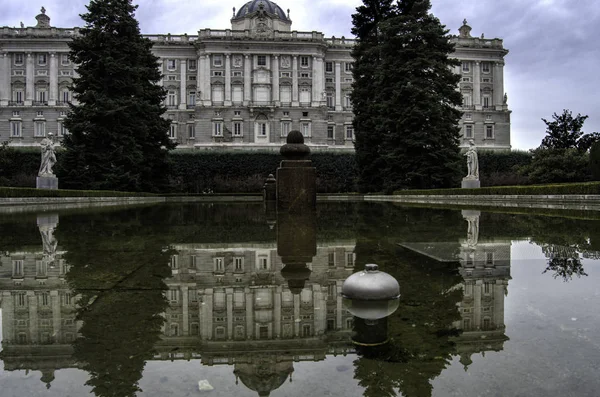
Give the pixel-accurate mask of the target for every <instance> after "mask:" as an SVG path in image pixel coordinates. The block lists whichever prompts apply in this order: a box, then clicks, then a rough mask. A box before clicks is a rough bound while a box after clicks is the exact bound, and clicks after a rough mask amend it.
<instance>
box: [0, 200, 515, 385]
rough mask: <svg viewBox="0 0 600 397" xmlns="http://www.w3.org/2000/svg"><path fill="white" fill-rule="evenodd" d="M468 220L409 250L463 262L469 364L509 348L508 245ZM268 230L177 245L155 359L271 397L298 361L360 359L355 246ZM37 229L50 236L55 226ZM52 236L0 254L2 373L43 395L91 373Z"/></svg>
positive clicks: (307, 233) (470, 214)
mask: <svg viewBox="0 0 600 397" xmlns="http://www.w3.org/2000/svg"><path fill="white" fill-rule="evenodd" d="M463 216H464V219H465V220H466V221H467V225H466V226H467V229H468V232H467V237H466V238H465V239H463V240H461V241H458V242H446V243H439V242H436V243H430V242H426V243H404V244H402V245H403V246H404V247H405V248H409V249H410V250H412V251H416V252H419V253H421V254H424V255H427V256H428V257H430V258H433V259H435V260H437V261H441V262H454V263H456V261H457V258H458V261H459V262H460V268H459V271H460V274H461V276H462V278H463V282H462V284H461V285H459V286H455V287H454V288H459V287H460V288H462V289H463V291H464V293H463V299H462V301H461V302H460V303H459V305H458V307H459V310H460V316H461V320H460V321H456V322H454V326H455V327H456V328H459V329H462V330H463V332H462V334H461V335H460V336H458V337H455V344H456V348H455V354H458V355H460V356H461V362H462V363H463V364H464V365H469V364H470V362H471V361H470V357H471V355H472V354H474V353H481V352H484V351H489V350H494V351H498V350H501V349H502V347H503V343H504V341H506V340H507V339H508V338H507V336H506V335H505V326H504V296H505V295H506V291H507V284H508V280H510V241H509V240H493V239H485V238H484V239H481V238H479V213H477V212H474V211H464V212H463ZM269 219H270V218H269ZM55 220H56V222H55V223H56V224H58V218H57V217H56V218H55ZM273 221H274V219H271V221H270V224H271V227H276V228H277V242H275V241H273V242H259V243H248V242H244V243H229V244H221V243H181V244H177V243H175V244H171V245H170V249H171V250H172V251H169V252H170V255H169V266H170V273H171V275H170V277H167V278H166V279H164V284H165V288H166V290H165V291H164V296H165V297H166V300H167V302H168V307H167V309H166V310H164V311H163V312H161V313H160V314H161V315H162V317H163V318H164V322H163V325H162V328H161V337H160V339H159V340H158V341H157V342H156V343H154V352H153V353H152V354H151V356H150V358H149V359H154V360H189V359H200V360H201V362H202V364H204V365H220V364H227V365H232V366H233V374H232V380H233V378H235V380H236V381H237V382H239V383H242V384H244V385H245V386H246V387H248V388H250V389H252V390H254V391H256V392H257V393H258V394H259V395H261V396H264V395H268V394H269V393H270V392H271V391H272V390H275V389H277V388H279V387H280V386H281V385H282V384H283V383H284V382H285V381H286V380H291V379H292V377H293V375H292V374H293V371H294V367H293V363H294V362H299V361H318V360H324V359H325V358H326V356H327V355H330V354H333V355H337V354H347V353H354V352H356V346H355V345H354V344H353V343H352V342H351V339H352V337H353V335H354V337H355V338H356V337H357V336H356V334H355V333H354V332H355V331H357V330H360V329H361V325H360V324H356V326H355V325H354V320H355V319H354V317H353V315H352V313H350V312H349V311H347V310H346V309H345V307H344V306H343V298H342V297H341V294H340V291H341V286H342V283H343V282H344V280H345V279H346V278H347V277H348V276H350V275H351V274H352V273H354V272H355V271H356V270H355V261H356V256H355V255H356V254H355V252H354V251H355V247H356V241H355V240H349V239H348V240H344V239H340V240H331V241H327V242H320V243H317V239H316V231H315V228H316V220H315V218H314V217H308V218H293V217H289V216H285V215H284V216H282V215H280V216H278V217H277V222H276V225H273V224H274V223H275V222H273ZM38 223H39V224H40V232H41V233H42V228H44V233H42V236H44V234H45V235H46V237H48V234H49V233H47V232H48V231H49V230H50V229H51V230H52V231H54V228H56V227H57V226H56V225H54V226H52V222H48V221H43V220H40V221H39V222H38ZM265 227H269V226H267V225H265ZM50 236H52V238H51V239H43V241H42V244H41V246H36V247H23V249H22V250H20V251H18V252H10V253H8V254H4V255H2V256H1V257H0V260H1V261H2V266H1V267H0V272H1V273H0V289H1V291H2V302H1V307H2V313H3V341H2V345H3V349H4V350H3V352H2V353H1V359H2V360H3V361H4V366H5V370H7V371H12V370H20V369H28V370H38V371H41V372H42V374H43V377H42V381H44V382H45V383H47V385H48V386H50V382H51V381H52V379H53V376H54V375H53V372H54V370H57V369H61V368H73V367H81V368H84V369H85V363H83V362H82V360H76V359H75V358H74V357H73V354H74V352H73V345H74V344H75V343H74V342H75V341H76V339H77V337H78V336H79V337H81V336H82V335H81V332H80V331H81V330H82V326H83V324H82V322H81V321H77V318H78V317H76V314H77V307H76V299H75V298H76V297H75V296H74V292H73V290H72V288H71V286H72V284H73V282H74V281H73V277H74V276H75V277H76V275H77V273H76V272H70V271H69V265H68V264H67V263H66V261H65V259H64V256H65V251H61V246H60V241H58V244H56V238H55V237H54V236H53V234H52V233H50ZM46 240H48V242H52V243H48V242H47V241H46ZM50 259H52V260H50ZM49 264H52V265H51V266H50V265H49ZM46 265H48V266H46ZM67 274H70V276H69V277H67ZM67 279H69V281H70V282H71V283H72V284H71V285H69V283H67V281H66V280H67ZM75 283H76V281H75ZM159 306H160V305H157V306H156V307H157V308H158V307H159ZM107 310H109V308H107ZM153 310H154V309H153ZM157 310H158V309H157ZM396 314H398V313H396ZM396 314H394V315H396ZM104 315H110V313H108V312H107V313H104ZM148 315H149V316H151V315H152V313H149V314H148ZM398 315H400V314H398ZM79 318H81V317H79ZM381 324H383V326H380V327H378V329H379V331H378V333H377V335H378V336H381V335H386V338H387V334H386V328H387V326H388V325H387V324H388V320H387V319H383V320H382V321H380V323H379V325H381ZM363 325H364V327H362V328H364V329H369V326H370V325H371V324H370V323H369V324H367V323H365V324H363ZM89 326H92V324H89ZM88 332H89V331H88ZM115 332H118V331H115ZM84 336H85V335H84ZM359 337H360V336H359ZM115 338H118V335H117V336H113V337H112V338H111V339H115ZM140 370H141V369H140Z"/></svg>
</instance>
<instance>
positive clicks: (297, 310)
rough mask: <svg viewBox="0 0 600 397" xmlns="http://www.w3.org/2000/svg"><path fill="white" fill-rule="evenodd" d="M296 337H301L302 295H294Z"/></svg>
mask: <svg viewBox="0 0 600 397" xmlns="http://www.w3.org/2000/svg"><path fill="white" fill-rule="evenodd" d="M294 336H295V337H298V336H300V294H294Z"/></svg>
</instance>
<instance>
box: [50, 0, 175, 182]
mask: <svg viewBox="0 0 600 397" xmlns="http://www.w3.org/2000/svg"><path fill="white" fill-rule="evenodd" d="M87 9H88V12H87V13H86V14H83V15H81V17H82V18H83V20H84V21H85V23H86V25H85V27H84V28H83V29H81V30H80V33H81V35H80V36H78V37H76V38H74V39H73V41H72V42H71V43H70V44H69V45H70V49H71V52H70V58H71V60H72V61H73V62H74V63H75V64H76V65H78V66H77V72H78V74H79V76H78V77H76V78H75V79H74V80H73V92H74V96H75V98H76V99H77V100H78V101H79V103H78V104H77V105H74V106H73V105H72V106H71V111H70V112H69V115H68V116H67V119H66V120H65V127H66V128H67V129H68V130H69V134H68V135H66V136H65V139H64V141H63V145H64V147H65V149H66V153H65V154H64V156H63V159H62V164H61V169H60V171H59V177H60V178H61V182H62V183H63V186H66V187H71V188H79V189H114V190H127V191H160V190H161V189H164V187H165V186H166V185H167V182H168V161H167V154H168V151H169V150H171V149H173V148H174V147H175V144H174V143H173V142H172V141H171V140H170V139H169V137H168V130H169V123H170V122H169V121H168V120H166V119H164V118H162V117H161V115H162V114H163V113H164V112H165V110H166V108H165V106H164V103H163V101H164V98H165V90H164V88H162V87H161V86H159V85H157V84H156V83H157V82H158V81H159V80H160V78H161V73H160V72H159V70H158V62H157V61H158V58H157V57H156V56H155V55H153V54H152V52H151V48H152V43H151V42H150V40H148V39H146V38H143V37H142V36H141V34H140V29H139V24H138V22H137V20H136V19H135V16H134V12H135V10H136V9H137V6H134V5H133V4H132V2H131V0H92V1H90V4H89V5H88V6H87Z"/></svg>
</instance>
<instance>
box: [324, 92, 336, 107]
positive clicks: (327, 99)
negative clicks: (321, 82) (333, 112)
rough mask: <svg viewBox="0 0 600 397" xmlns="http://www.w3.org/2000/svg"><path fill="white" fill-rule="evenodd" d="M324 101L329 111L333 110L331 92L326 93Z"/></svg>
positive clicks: (333, 104) (333, 102)
mask: <svg viewBox="0 0 600 397" xmlns="http://www.w3.org/2000/svg"><path fill="white" fill-rule="evenodd" d="M325 99H326V101H327V107H328V108H330V109H333V108H335V101H334V97H333V92H327V94H326V96H325Z"/></svg>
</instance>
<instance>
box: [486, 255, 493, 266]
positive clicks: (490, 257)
mask: <svg viewBox="0 0 600 397" xmlns="http://www.w3.org/2000/svg"><path fill="white" fill-rule="evenodd" d="M485 264H486V265H493V264H494V253H493V252H486V253H485Z"/></svg>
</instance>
